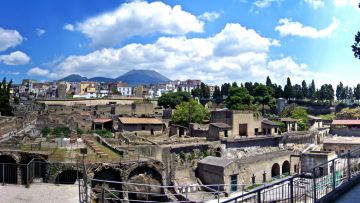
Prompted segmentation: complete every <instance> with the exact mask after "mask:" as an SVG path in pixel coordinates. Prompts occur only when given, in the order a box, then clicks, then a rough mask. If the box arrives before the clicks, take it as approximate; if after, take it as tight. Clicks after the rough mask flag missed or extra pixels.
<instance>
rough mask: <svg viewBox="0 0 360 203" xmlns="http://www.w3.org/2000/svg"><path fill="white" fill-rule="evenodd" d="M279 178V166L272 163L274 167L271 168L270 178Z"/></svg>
mask: <svg viewBox="0 0 360 203" xmlns="http://www.w3.org/2000/svg"><path fill="white" fill-rule="evenodd" d="M276 176H280V166H279V164H278V163H274V165H273V166H272V167H271V177H272V178H273V177H276Z"/></svg>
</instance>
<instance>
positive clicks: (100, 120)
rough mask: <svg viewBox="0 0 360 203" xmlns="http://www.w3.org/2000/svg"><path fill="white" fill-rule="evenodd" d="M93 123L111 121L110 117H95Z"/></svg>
mask: <svg viewBox="0 0 360 203" xmlns="http://www.w3.org/2000/svg"><path fill="white" fill-rule="evenodd" d="M93 121H94V123H107V122H111V121H112V119H111V118H95V119H94V120H93Z"/></svg>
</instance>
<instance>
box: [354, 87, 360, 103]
mask: <svg viewBox="0 0 360 203" xmlns="http://www.w3.org/2000/svg"><path fill="white" fill-rule="evenodd" d="M354 97H355V99H356V100H360V84H357V85H356V87H355V88H354Z"/></svg>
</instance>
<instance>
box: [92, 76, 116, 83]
mask: <svg viewBox="0 0 360 203" xmlns="http://www.w3.org/2000/svg"><path fill="white" fill-rule="evenodd" d="M88 80H89V81H91V82H105V83H109V82H116V80H115V79H112V78H105V77H94V78H90V79H88Z"/></svg>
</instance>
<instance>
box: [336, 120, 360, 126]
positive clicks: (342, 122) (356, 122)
mask: <svg viewBox="0 0 360 203" xmlns="http://www.w3.org/2000/svg"><path fill="white" fill-rule="evenodd" d="M331 125H360V120H333V122H332V123H331Z"/></svg>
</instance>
